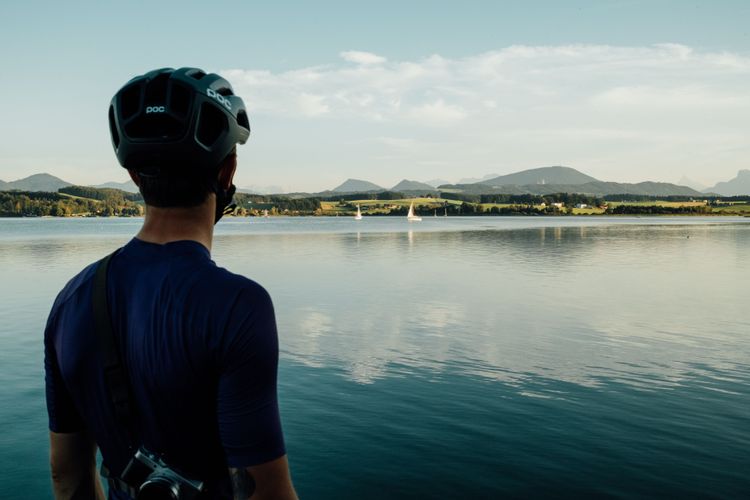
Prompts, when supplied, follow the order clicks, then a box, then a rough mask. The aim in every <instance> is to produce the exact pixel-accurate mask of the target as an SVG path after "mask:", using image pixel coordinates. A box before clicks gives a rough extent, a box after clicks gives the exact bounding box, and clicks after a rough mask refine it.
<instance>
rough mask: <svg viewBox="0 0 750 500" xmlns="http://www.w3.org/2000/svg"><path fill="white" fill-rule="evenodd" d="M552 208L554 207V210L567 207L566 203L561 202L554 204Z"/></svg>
mask: <svg viewBox="0 0 750 500" xmlns="http://www.w3.org/2000/svg"><path fill="white" fill-rule="evenodd" d="M552 206H553V207H554V208H563V207H564V206H565V203H560V202H558V203H553V204H552Z"/></svg>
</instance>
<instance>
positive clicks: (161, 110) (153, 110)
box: [146, 106, 167, 114]
mask: <svg viewBox="0 0 750 500" xmlns="http://www.w3.org/2000/svg"><path fill="white" fill-rule="evenodd" d="M166 112H167V108H166V107H165V106H147V107H146V114H149V113H166Z"/></svg>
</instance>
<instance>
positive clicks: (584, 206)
mask: <svg viewBox="0 0 750 500" xmlns="http://www.w3.org/2000/svg"><path fill="white" fill-rule="evenodd" d="M576 208H589V206H588V205H586V204H585V203H579V204H577V205H576Z"/></svg>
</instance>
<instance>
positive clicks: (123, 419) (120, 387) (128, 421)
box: [93, 251, 135, 451]
mask: <svg viewBox="0 0 750 500" xmlns="http://www.w3.org/2000/svg"><path fill="white" fill-rule="evenodd" d="M115 253H117V251H115V252H114V253H111V254H110V255H107V256H106V257H105V258H103V259H102V260H100V261H99V264H98V265H97V268H96V274H95V276H94V289H93V306H94V330H95V335H96V344H97V348H98V350H99V356H100V358H101V361H102V366H103V367H104V383H105V384H106V386H107V391H108V392H109V398H110V401H111V402H112V405H113V407H114V411H115V417H116V418H117V422H118V423H119V424H120V425H121V426H122V427H124V428H125V429H126V430H127V433H128V440H129V442H128V447H129V448H130V449H131V451H132V449H133V448H134V441H133V438H134V435H135V432H134V430H133V424H134V420H133V417H134V413H133V406H132V404H131V401H130V388H129V386H128V378H127V374H126V373H125V369H124V367H123V366H122V362H121V360H120V354H119V351H118V349H117V340H116V338H115V333H114V331H113V330H112V321H111V319H110V316H109V306H108V304H107V269H109V261H110V259H111V258H112V256H113V255H114V254H115Z"/></svg>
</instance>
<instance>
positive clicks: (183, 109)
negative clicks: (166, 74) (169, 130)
mask: <svg viewBox="0 0 750 500" xmlns="http://www.w3.org/2000/svg"><path fill="white" fill-rule="evenodd" d="M189 109H190V91H189V90H188V89H186V88H185V87H183V86H182V85H179V84H176V83H175V84H173V85H172V91H171V95H170V97H169V110H170V111H171V112H172V113H174V114H176V115H178V116H180V117H185V115H187V112H188V110H189Z"/></svg>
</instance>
